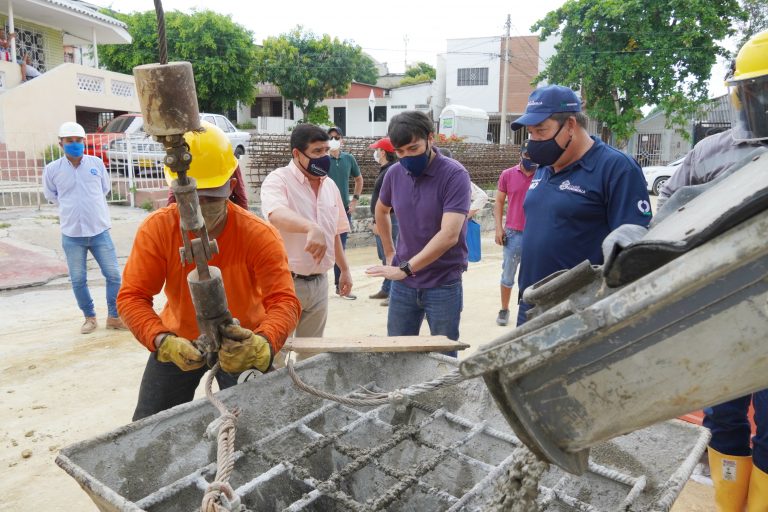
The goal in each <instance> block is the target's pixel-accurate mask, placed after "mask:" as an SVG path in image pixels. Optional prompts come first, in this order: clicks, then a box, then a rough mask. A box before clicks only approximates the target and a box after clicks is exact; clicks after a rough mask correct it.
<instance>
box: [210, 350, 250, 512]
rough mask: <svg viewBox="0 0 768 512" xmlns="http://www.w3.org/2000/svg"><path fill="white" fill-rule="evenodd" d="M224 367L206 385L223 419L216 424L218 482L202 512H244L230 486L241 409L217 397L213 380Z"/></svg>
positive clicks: (214, 483)
mask: <svg viewBox="0 0 768 512" xmlns="http://www.w3.org/2000/svg"><path fill="white" fill-rule="evenodd" d="M220 367H221V364H220V363H218V362H217V363H216V364H215V365H214V367H213V368H211V371H210V372H208V378H207V379H206V381H205V396H207V397H208V400H209V401H210V402H211V403H212V404H213V405H214V407H216V408H217V409H218V410H219V413H220V414H221V416H219V418H218V419H217V420H216V421H215V423H217V424H218V434H217V436H216V437H217V443H218V448H217V451H216V478H215V479H214V481H213V482H211V483H210V485H208V489H207V490H206V491H205V495H204V496H203V503H202V505H201V507H200V511H201V512H240V511H242V510H243V506H242V505H241V504H240V496H238V495H237V493H235V491H234V490H232V487H231V486H230V485H229V477H230V476H231V475H232V471H233V470H234V469H235V430H236V429H235V423H236V422H237V417H238V415H239V414H240V409H239V408H237V407H235V408H234V409H233V410H231V411H230V410H229V409H227V406H226V405H224V403H223V402H222V401H221V400H219V399H218V398H217V397H216V396H215V395H214V394H213V390H212V389H213V378H214V377H215V376H216V372H218V371H219V369H220Z"/></svg>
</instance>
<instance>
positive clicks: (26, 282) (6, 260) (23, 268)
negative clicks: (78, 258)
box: [0, 239, 67, 290]
mask: <svg viewBox="0 0 768 512" xmlns="http://www.w3.org/2000/svg"><path fill="white" fill-rule="evenodd" d="M66 275H67V265H66V263H65V262H63V261H61V260H60V259H59V258H57V257H56V256H55V254H54V255H51V254H50V251H47V250H45V249H42V248H40V247H34V246H29V245H27V244H24V243H21V242H18V241H16V240H11V239H6V240H3V241H0V290H12V289H15V288H25V287H28V286H38V285H41V284H45V283H47V282H48V281H50V280H52V279H55V278H57V277H62V276H66Z"/></svg>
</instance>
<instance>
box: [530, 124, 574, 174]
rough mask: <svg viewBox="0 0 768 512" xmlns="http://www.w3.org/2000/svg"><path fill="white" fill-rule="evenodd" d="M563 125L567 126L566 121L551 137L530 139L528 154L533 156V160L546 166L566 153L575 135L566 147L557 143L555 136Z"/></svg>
mask: <svg viewBox="0 0 768 512" xmlns="http://www.w3.org/2000/svg"><path fill="white" fill-rule="evenodd" d="M563 126H565V123H563V124H561V125H560V128H558V129H557V131H556V132H555V135H553V136H552V138H551V139H547V140H529V141H528V156H530V157H531V160H533V161H534V163H537V164H539V165H543V166H545V167H546V166H547V165H552V164H554V163H555V162H557V161H558V160H559V159H560V157H561V156H563V153H565V150H566V149H568V146H569V145H570V144H571V141H572V140H573V137H571V138H570V139H568V142H567V143H566V144H565V147H564V148H561V147H560V144H558V143H557V141H556V140H555V138H556V137H557V135H558V134H559V133H560V130H562V129H563Z"/></svg>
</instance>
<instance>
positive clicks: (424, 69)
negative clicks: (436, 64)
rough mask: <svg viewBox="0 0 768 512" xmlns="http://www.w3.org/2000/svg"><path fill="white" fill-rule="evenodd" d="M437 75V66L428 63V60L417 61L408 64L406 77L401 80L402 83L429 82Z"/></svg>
mask: <svg viewBox="0 0 768 512" xmlns="http://www.w3.org/2000/svg"><path fill="white" fill-rule="evenodd" d="M435 77H437V71H436V70H435V68H433V67H432V66H430V65H429V64H427V63H426V62H417V63H416V64H412V65H410V66H408V69H406V70H405V77H404V78H403V79H402V80H400V85H413V84H420V83H422V82H429V81H430V80H434V79H435Z"/></svg>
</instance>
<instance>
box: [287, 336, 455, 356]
mask: <svg viewBox="0 0 768 512" xmlns="http://www.w3.org/2000/svg"><path fill="white" fill-rule="evenodd" d="M468 347H469V345H467V344H466V343H461V342H460V341H453V340H449V339H448V338H446V337H445V336H358V337H352V336H348V337H341V338H288V341H286V342H285V346H283V351H288V350H293V351H295V352H301V353H302V354H322V353H325V352H449V351H452V350H464V349H465V348H468Z"/></svg>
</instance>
